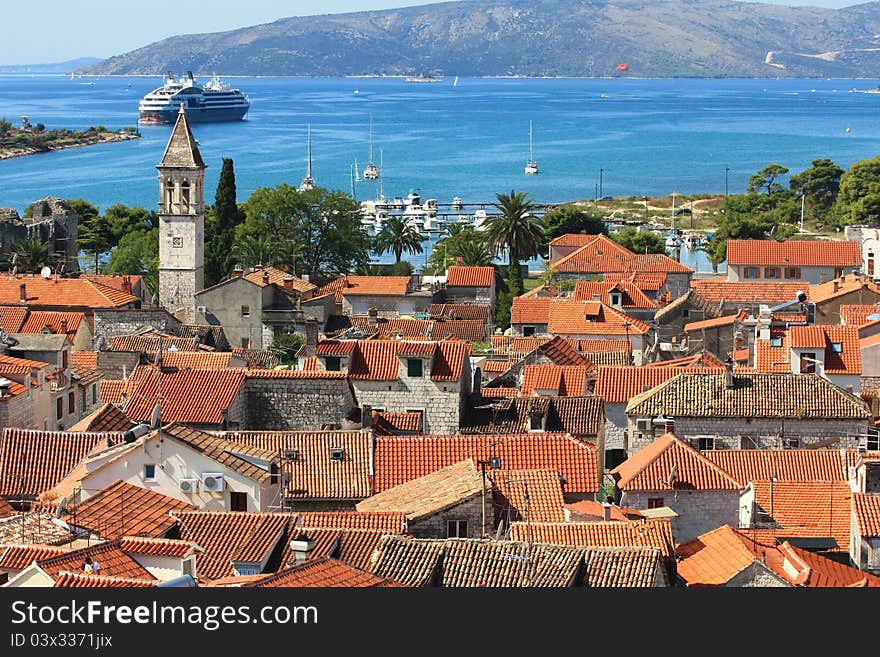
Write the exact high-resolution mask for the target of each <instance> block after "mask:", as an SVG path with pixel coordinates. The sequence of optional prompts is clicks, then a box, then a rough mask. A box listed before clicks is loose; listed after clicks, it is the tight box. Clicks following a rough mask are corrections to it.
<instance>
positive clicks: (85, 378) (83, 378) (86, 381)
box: [70, 365, 101, 387]
mask: <svg viewBox="0 0 880 657" xmlns="http://www.w3.org/2000/svg"><path fill="white" fill-rule="evenodd" d="M70 369H71V371H72V372H73V382H74V383H75V384H76V385H78V386H83V387H86V386H89V385H91V384H93V383H96V382H97V381H100V380H101V373H100V372H98V371H96V370H92V369H89V368H88V367H83V366H82V365H71V366H70Z"/></svg>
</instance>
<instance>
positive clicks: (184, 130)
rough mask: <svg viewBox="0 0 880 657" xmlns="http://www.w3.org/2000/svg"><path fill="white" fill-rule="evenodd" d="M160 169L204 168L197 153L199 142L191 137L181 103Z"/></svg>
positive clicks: (202, 161)
mask: <svg viewBox="0 0 880 657" xmlns="http://www.w3.org/2000/svg"><path fill="white" fill-rule="evenodd" d="M159 166H161V167H204V166H205V162H204V160H202V154H201V153H200V152H199V142H198V141H196V138H195V137H193V133H192V130H190V127H189V122H188V121H187V120H186V110H185V109H184V108H183V103H181V104H180V111H179V112H178V113H177V121H175V123H174V129H173V130H172V131H171V137H170V139H168V145H167V146H166V147H165V153H164V154H163V155H162V162H161V163H160V164H159Z"/></svg>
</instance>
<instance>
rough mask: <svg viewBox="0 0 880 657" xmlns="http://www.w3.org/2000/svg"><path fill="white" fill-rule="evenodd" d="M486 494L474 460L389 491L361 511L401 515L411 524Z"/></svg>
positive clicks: (365, 502) (358, 507) (361, 504)
mask: <svg viewBox="0 0 880 657" xmlns="http://www.w3.org/2000/svg"><path fill="white" fill-rule="evenodd" d="M482 492H483V479H482V477H481V475H480V471H479V470H477V467H476V466H475V465H474V462H473V460H472V459H465V460H463V461H459V462H458V463H454V464H452V465H450V466H447V467H445V468H441V469H439V470H437V471H435V472H432V473H430V474H426V475H424V476H423V477H418V478H416V479H412V480H410V481H407V482H404V483H402V484H398V485H397V486H394V487H392V488H388V489H386V490H384V491H382V492H381V493H378V494H376V495H373V496H372V497H368V498H367V499H365V500H363V501H361V502H358V504H357V505H356V507H355V509H356V510H357V511H400V512H402V513H405V514H406V519H407V521H408V522H413V521H416V520H419V519H420V518H424V517H426V516H430V515H433V514H435V513H439V512H441V511H443V510H445V509H448V508H450V507H453V506H456V505H458V504H460V503H462V502H464V501H466V500H469V499H471V498H472V497H474V496H477V495H480V494H482Z"/></svg>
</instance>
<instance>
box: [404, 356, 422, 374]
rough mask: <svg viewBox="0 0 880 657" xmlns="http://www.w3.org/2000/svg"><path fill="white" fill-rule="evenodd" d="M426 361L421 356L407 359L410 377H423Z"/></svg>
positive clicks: (407, 372) (407, 369)
mask: <svg viewBox="0 0 880 657" xmlns="http://www.w3.org/2000/svg"><path fill="white" fill-rule="evenodd" d="M423 367H424V363H423V362H422V359H421V358H407V359H406V375H407V376H410V377H421V376H422V369H423Z"/></svg>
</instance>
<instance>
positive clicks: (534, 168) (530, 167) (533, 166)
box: [525, 121, 538, 175]
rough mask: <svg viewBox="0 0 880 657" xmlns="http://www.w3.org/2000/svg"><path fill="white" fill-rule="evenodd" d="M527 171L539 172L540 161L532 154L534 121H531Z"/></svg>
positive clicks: (527, 172)
mask: <svg viewBox="0 0 880 657" xmlns="http://www.w3.org/2000/svg"><path fill="white" fill-rule="evenodd" d="M525 172H526V174H527V175H533V174H536V173H538V163H537V162H535V157H534V155H533V154H532V122H531V121H529V161H528V162H526V167H525Z"/></svg>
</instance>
